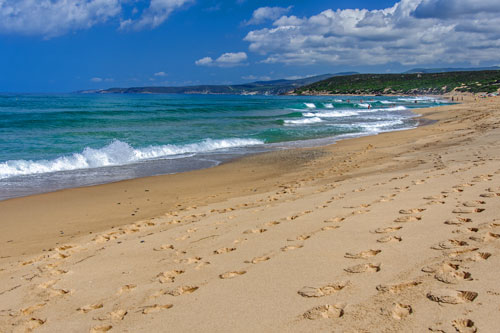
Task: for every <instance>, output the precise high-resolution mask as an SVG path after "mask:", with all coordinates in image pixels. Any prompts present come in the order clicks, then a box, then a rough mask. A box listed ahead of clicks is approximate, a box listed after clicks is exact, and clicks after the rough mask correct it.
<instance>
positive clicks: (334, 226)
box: [321, 225, 340, 231]
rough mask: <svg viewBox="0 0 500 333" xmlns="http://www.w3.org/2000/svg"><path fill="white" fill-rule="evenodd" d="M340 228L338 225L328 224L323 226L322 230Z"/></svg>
mask: <svg viewBox="0 0 500 333" xmlns="http://www.w3.org/2000/svg"><path fill="white" fill-rule="evenodd" d="M338 228H340V226H338V225H327V226H326V227H323V228H321V231H328V230H335V229H338Z"/></svg>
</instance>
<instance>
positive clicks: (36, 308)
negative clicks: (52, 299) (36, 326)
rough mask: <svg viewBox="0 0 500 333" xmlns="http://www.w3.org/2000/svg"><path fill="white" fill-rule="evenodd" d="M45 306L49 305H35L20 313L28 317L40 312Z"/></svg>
mask: <svg viewBox="0 0 500 333" xmlns="http://www.w3.org/2000/svg"><path fill="white" fill-rule="evenodd" d="M45 305H47V303H39V304H35V305H32V306H30V307H27V308H24V309H21V310H19V312H20V313H22V314H23V315H25V316H28V315H31V314H32V313H33V312H35V311H36V310H39V309H41V308H43V307H44V306H45Z"/></svg>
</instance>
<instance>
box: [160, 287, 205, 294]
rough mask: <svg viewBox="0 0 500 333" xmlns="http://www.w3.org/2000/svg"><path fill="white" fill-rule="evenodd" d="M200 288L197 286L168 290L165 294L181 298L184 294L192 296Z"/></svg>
mask: <svg viewBox="0 0 500 333" xmlns="http://www.w3.org/2000/svg"><path fill="white" fill-rule="evenodd" d="M198 289H199V287H197V286H180V287H177V288H175V289H172V290H168V291H166V292H165V294H168V295H171V296H180V295H184V294H192V293H194V292H195V291H196V290H198Z"/></svg>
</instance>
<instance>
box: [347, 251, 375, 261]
mask: <svg viewBox="0 0 500 333" xmlns="http://www.w3.org/2000/svg"><path fill="white" fill-rule="evenodd" d="M380 252H382V250H367V251H361V252H359V253H349V252H347V253H346V254H345V255H344V257H345V258H349V259H366V258H371V257H374V256H376V255H377V254H379V253H380Z"/></svg>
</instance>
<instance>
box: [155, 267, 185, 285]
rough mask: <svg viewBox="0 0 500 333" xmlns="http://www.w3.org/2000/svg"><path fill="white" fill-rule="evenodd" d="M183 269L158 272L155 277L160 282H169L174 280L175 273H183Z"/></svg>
mask: <svg viewBox="0 0 500 333" xmlns="http://www.w3.org/2000/svg"><path fill="white" fill-rule="evenodd" d="M183 273H184V271H183V270H172V271H167V272H162V273H159V274H158V275H157V276H156V277H157V278H158V281H159V282H160V283H171V282H174V281H175V278H176V277H177V275H180V274H183Z"/></svg>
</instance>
